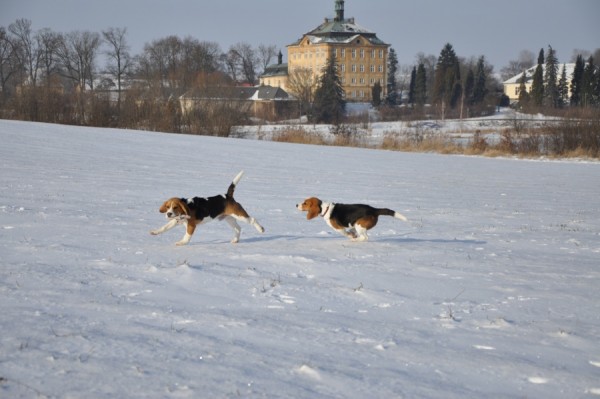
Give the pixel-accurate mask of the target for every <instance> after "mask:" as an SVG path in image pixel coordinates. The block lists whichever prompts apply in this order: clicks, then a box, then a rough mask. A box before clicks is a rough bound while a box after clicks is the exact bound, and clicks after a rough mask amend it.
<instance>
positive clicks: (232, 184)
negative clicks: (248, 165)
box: [225, 170, 244, 198]
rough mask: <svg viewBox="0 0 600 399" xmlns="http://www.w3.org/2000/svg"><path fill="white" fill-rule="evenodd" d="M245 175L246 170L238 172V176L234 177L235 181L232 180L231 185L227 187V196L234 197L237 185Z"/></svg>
mask: <svg viewBox="0 0 600 399" xmlns="http://www.w3.org/2000/svg"><path fill="white" fill-rule="evenodd" d="M243 175H244V171H243V170H242V171H241V172H240V173H238V174H237V176H236V177H234V178H233V181H232V182H231V184H230V185H229V188H228V189H227V194H225V197H226V198H233V192H234V191H235V186H236V185H237V184H238V182H239V181H240V179H241V178H242V176H243Z"/></svg>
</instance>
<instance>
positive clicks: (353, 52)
mask: <svg viewBox="0 0 600 399" xmlns="http://www.w3.org/2000/svg"><path fill="white" fill-rule="evenodd" d="M352 58H353V59H354V58H356V49H352Z"/></svg>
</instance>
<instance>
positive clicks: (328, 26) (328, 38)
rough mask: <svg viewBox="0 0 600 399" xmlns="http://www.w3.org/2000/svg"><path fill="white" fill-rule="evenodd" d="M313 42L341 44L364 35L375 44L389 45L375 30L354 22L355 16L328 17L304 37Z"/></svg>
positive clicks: (299, 40) (296, 43)
mask: <svg viewBox="0 0 600 399" xmlns="http://www.w3.org/2000/svg"><path fill="white" fill-rule="evenodd" d="M307 36H308V38H309V40H310V41H311V43H313V44H317V43H331V44H341V43H349V42H352V41H353V40H354V39H355V38H357V37H358V36H362V37H364V38H365V39H366V40H368V41H369V42H370V43H371V44H375V45H387V44H386V43H385V42H384V41H383V40H381V39H379V38H378V37H377V34H375V33H374V32H372V31H370V30H368V29H366V28H363V27H362V26H360V25H358V24H357V23H356V22H354V18H348V19H342V20H338V19H329V18H326V19H325V22H323V23H322V24H321V25H319V26H318V27H317V28H316V29H313V30H312V31H310V32H308V33H306V34H305V35H304V36H303V37H302V38H304V37H307ZM301 41H302V39H298V40H297V41H296V42H294V43H292V44H291V45H292V46H294V45H298V44H299V43H300V42H301Z"/></svg>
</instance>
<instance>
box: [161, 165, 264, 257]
mask: <svg viewBox="0 0 600 399" xmlns="http://www.w3.org/2000/svg"><path fill="white" fill-rule="evenodd" d="M243 174H244V172H243V171H242V172H240V173H238V175H237V176H236V177H235V179H233V182H232V183H231V184H230V185H229V189H228V190H227V194H225V196H223V195H216V196H214V197H208V198H199V197H194V198H190V199H186V198H176V197H175V198H171V199H168V200H167V201H165V203H164V204H162V206H161V207H160V209H159V210H160V212H161V213H164V214H165V216H166V217H167V219H169V221H168V222H167V224H165V225H164V226H163V227H161V228H160V229H156V230H152V231H151V232H150V234H152V235H157V234H161V233H164V232H165V231H168V230H171V229H172V228H173V227H175V226H177V225H178V224H185V227H186V231H185V235H184V236H183V238H182V239H181V241H178V242H177V245H185V244H187V243H188V242H190V239H191V238H192V234H194V231H195V230H196V226H197V225H199V224H204V223H208V222H210V221H211V220H215V219H217V220H225V221H226V222H227V223H228V224H229V225H230V226H231V228H232V229H233V231H234V236H233V239H232V240H231V242H232V243H236V242H238V241H239V240H240V232H241V228H240V226H239V225H238V224H237V222H236V221H238V220H240V221H242V222H246V223H248V224H251V225H252V226H254V227H255V228H256V230H258V231H259V232H260V233H263V232H264V231H265V229H264V228H263V227H262V226H261V225H260V224H258V222H257V221H256V219H254V218H253V217H250V216H249V215H248V213H247V212H246V211H245V210H244V208H243V207H242V205H241V204H239V203H238V202H237V201H236V200H235V199H233V192H234V190H235V186H236V185H237V183H238V182H239V181H240V179H241V178H242V175H243Z"/></svg>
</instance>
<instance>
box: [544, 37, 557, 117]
mask: <svg viewBox="0 0 600 399" xmlns="http://www.w3.org/2000/svg"><path fill="white" fill-rule="evenodd" d="M559 97H560V95H559V92H558V59H557V57H556V52H555V51H554V49H553V48H552V46H548V55H547V56H546V68H545V73H544V105H546V106H547V107H552V108H557V107H558V102H559Z"/></svg>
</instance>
